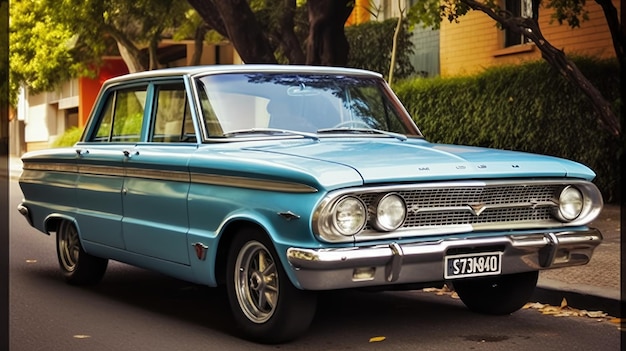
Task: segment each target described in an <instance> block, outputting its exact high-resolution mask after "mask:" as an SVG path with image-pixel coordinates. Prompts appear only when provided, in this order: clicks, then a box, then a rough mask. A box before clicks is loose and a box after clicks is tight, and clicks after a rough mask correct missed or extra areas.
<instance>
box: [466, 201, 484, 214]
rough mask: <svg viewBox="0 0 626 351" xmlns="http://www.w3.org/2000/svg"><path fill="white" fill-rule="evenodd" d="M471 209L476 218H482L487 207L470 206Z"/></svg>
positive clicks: (480, 205)
mask: <svg viewBox="0 0 626 351" xmlns="http://www.w3.org/2000/svg"><path fill="white" fill-rule="evenodd" d="M469 207H470V208H471V209H472V211H471V212H472V214H473V215H474V216H476V217H478V216H480V214H481V213H483V211H484V210H486V209H487V206H486V205H485V204H483V203H478V204H469Z"/></svg>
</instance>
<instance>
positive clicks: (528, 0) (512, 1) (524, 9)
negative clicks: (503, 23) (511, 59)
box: [504, 0, 537, 47]
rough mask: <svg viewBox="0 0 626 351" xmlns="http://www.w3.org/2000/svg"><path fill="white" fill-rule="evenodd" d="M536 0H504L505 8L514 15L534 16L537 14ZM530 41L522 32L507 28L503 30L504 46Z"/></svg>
mask: <svg viewBox="0 0 626 351" xmlns="http://www.w3.org/2000/svg"><path fill="white" fill-rule="evenodd" d="M533 3H537V1H533V0H504V6H505V10H507V11H509V12H510V13H511V14H512V15H513V16H515V17H524V18H535V17H536V14H537V10H536V7H535V6H536V5H534V4H533ZM528 42H530V40H529V39H528V38H526V36H524V35H523V34H517V33H514V32H512V31H510V30H508V29H505V30H504V47H509V46H514V45H520V44H525V43H528Z"/></svg>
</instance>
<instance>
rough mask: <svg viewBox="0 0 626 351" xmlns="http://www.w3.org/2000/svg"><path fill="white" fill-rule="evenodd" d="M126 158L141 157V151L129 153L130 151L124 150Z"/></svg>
mask: <svg viewBox="0 0 626 351" xmlns="http://www.w3.org/2000/svg"><path fill="white" fill-rule="evenodd" d="M123 152H124V156H125V157H128V158H131V157H133V156H136V155H139V151H129V150H124V151H123Z"/></svg>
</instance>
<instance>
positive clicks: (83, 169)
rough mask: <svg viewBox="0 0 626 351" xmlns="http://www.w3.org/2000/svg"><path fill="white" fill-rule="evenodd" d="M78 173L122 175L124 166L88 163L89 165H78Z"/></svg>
mask: <svg viewBox="0 0 626 351" xmlns="http://www.w3.org/2000/svg"><path fill="white" fill-rule="evenodd" d="M78 173H80V174H88V175H95V176H115V177H123V176H124V167H116V166H101V165H89V166H85V165H80V166H78Z"/></svg>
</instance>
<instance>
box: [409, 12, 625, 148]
mask: <svg viewBox="0 0 626 351" xmlns="http://www.w3.org/2000/svg"><path fill="white" fill-rule="evenodd" d="M595 1H596V2H597V3H598V4H600V5H601V6H602V7H603V10H604V14H605V16H606V18H607V22H608V23H609V29H610V31H611V35H612V38H613V44H614V49H615V51H616V56H617V58H618V60H619V62H620V67H621V68H620V69H623V63H624V54H623V47H624V28H623V26H622V24H621V23H620V22H619V19H618V18H617V11H616V9H615V7H614V6H613V4H612V3H611V0H595ZM541 4H542V0H533V8H534V9H535V10H536V11H539V8H540V6H541ZM545 5H546V8H552V9H554V15H553V18H554V19H556V20H557V21H558V22H559V23H563V22H564V21H565V22H567V23H568V24H569V26H570V27H577V26H579V25H580V22H581V21H582V20H584V19H585V17H586V13H587V12H586V10H585V9H584V5H585V0H545ZM469 10H476V11H481V12H484V13H485V14H486V15H488V16H489V17H491V18H492V19H493V20H495V21H496V22H497V23H498V24H499V26H501V27H502V28H505V29H507V30H510V31H513V32H514V33H517V34H520V35H524V36H526V37H527V38H528V39H530V40H531V41H532V42H533V43H535V45H537V48H539V50H540V51H541V54H542V57H543V58H544V59H545V60H546V61H547V62H548V63H550V65H551V66H552V67H554V68H555V69H557V71H558V72H559V73H560V74H561V75H562V76H563V77H564V78H565V79H567V80H568V81H570V82H571V83H573V84H574V85H576V86H577V87H578V88H580V89H581V91H583V92H584V93H585V94H586V95H587V97H589V99H590V100H591V102H592V104H593V106H594V109H595V110H596V112H597V113H598V116H599V121H598V122H599V123H600V124H601V125H602V126H603V127H604V128H605V129H606V130H607V131H608V132H609V133H611V134H613V135H615V136H620V135H621V127H620V122H619V119H618V118H617V116H616V115H615V113H614V112H613V110H612V109H611V105H610V103H609V102H608V101H607V100H606V99H605V98H604V97H603V96H602V94H601V93H600V92H599V90H598V89H597V88H596V87H595V86H594V85H593V84H592V83H591V82H590V81H589V80H588V79H587V78H586V77H585V76H584V75H583V74H582V73H581V72H580V70H579V69H578V67H576V65H575V64H574V62H572V61H571V60H570V59H569V58H568V57H567V56H566V55H565V53H564V52H563V50H559V49H557V48H555V47H554V46H553V45H552V44H550V42H548V41H547V40H546V39H545V37H544V36H543V34H542V33H541V28H540V26H539V22H538V20H537V16H534V17H533V18H525V17H517V16H513V14H512V13H511V12H509V11H506V10H503V9H502V8H500V6H499V5H498V2H497V1H496V0H485V1H480V0H444V1H443V2H440V1H439V0H427V1H424V2H418V3H417V4H416V5H414V6H413V7H412V8H411V10H410V14H409V16H410V18H411V19H412V20H413V21H415V22H420V21H421V22H422V23H424V25H426V26H432V27H435V28H438V27H439V23H440V21H441V20H442V19H447V20H449V21H450V22H453V21H458V20H459V18H460V17H461V16H463V15H465V14H466V13H467V12H468V11H469Z"/></svg>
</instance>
